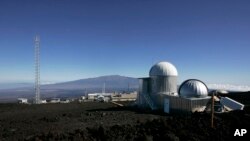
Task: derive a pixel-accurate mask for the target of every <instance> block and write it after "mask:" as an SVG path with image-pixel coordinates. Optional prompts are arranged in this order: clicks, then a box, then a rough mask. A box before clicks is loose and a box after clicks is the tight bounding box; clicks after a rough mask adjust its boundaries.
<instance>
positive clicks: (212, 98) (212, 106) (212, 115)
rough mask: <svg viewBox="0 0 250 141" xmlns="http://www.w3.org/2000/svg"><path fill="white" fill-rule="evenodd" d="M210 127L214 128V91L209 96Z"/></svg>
mask: <svg viewBox="0 0 250 141" xmlns="http://www.w3.org/2000/svg"><path fill="white" fill-rule="evenodd" d="M211 100H212V103H211V127H212V128H214V92H213V94H212V97H211Z"/></svg>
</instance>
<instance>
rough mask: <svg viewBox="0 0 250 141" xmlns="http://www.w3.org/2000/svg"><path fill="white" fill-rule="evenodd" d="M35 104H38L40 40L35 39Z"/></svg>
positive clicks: (37, 37)
mask: <svg viewBox="0 0 250 141" xmlns="http://www.w3.org/2000/svg"><path fill="white" fill-rule="evenodd" d="M35 93H36V96H35V104H39V103H40V38H39V36H36V37H35Z"/></svg>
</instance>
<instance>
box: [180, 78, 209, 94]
mask: <svg viewBox="0 0 250 141" xmlns="http://www.w3.org/2000/svg"><path fill="white" fill-rule="evenodd" d="M179 95H180V96H182V97H206V96H207V95H208V88H207V86H206V84H205V83H203V82H202V81H200V80H197V79H189V80H186V81H184V82H183V83H182V84H181V86H180V88H179Z"/></svg>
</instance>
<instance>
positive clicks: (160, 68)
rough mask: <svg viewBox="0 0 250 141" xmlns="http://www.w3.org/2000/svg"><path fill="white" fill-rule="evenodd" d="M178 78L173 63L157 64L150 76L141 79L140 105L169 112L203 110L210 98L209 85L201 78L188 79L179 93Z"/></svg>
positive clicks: (138, 99) (151, 70)
mask: <svg viewBox="0 0 250 141" xmlns="http://www.w3.org/2000/svg"><path fill="white" fill-rule="evenodd" d="M177 78H178V72H177V69H176V68H175V66H174V65H173V64H171V63H169V62H159V63H157V64H155V65H154V66H153V67H152V68H151V69H150V72H149V77H147V78H140V79H139V82H140V84H139V94H138V97H137V103H138V105H139V106H140V107H144V108H146V107H148V108H151V109H152V110H156V109H159V110H162V111H165V112H167V113H170V112H179V111H184V112H194V111H203V110H204V109H205V107H206V105H207V103H208V101H209V100H210V97H209V96H208V89H207V86H206V85H205V84H204V83H203V82H201V81H199V80H195V79H192V80H187V81H185V82H183V84H182V85H181V86H180V88H179V93H178V92H177Z"/></svg>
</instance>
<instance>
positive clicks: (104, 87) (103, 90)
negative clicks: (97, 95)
mask: <svg viewBox="0 0 250 141" xmlns="http://www.w3.org/2000/svg"><path fill="white" fill-rule="evenodd" d="M105 89H106V84H105V83H104V84H103V87H102V94H105Z"/></svg>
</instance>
